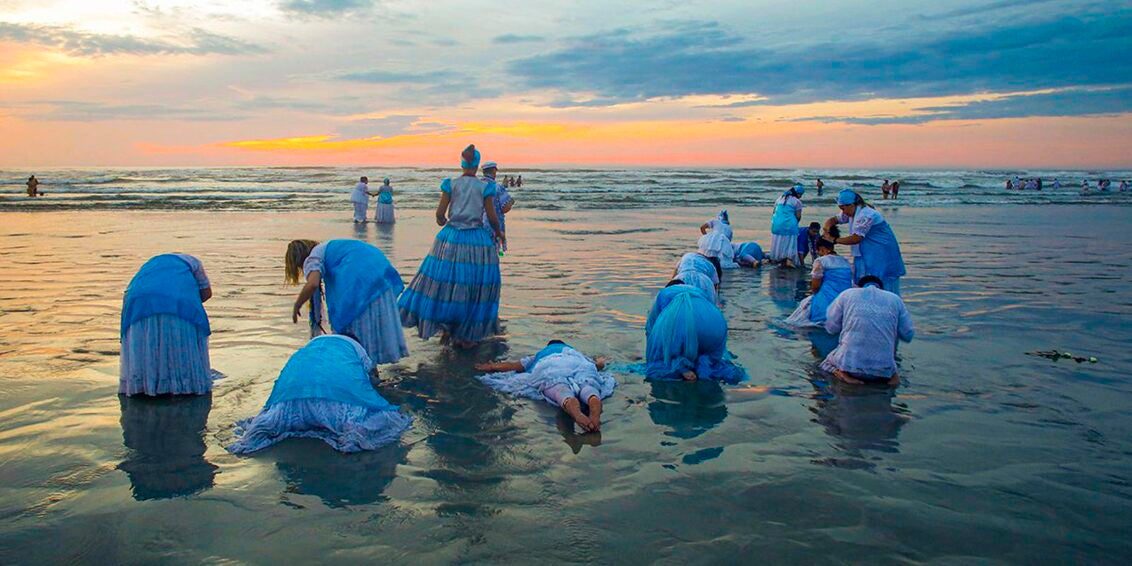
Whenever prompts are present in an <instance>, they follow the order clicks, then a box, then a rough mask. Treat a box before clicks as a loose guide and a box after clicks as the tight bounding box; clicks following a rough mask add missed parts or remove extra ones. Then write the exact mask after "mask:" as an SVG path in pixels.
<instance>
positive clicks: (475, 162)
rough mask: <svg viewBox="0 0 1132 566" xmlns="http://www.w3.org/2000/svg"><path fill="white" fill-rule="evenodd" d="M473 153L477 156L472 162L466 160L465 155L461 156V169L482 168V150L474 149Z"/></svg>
mask: <svg viewBox="0 0 1132 566" xmlns="http://www.w3.org/2000/svg"><path fill="white" fill-rule="evenodd" d="M472 152H473V153H474V154H475V156H474V157H472V160H471V161H468V160H466V159H464V157H463V153H461V154H460V168H461V169H476V168H478V167H479V166H480V150H478V149H473V150H472Z"/></svg>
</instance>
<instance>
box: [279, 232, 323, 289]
mask: <svg viewBox="0 0 1132 566" xmlns="http://www.w3.org/2000/svg"><path fill="white" fill-rule="evenodd" d="M317 245H318V242H316V241H314V240H291V243H290V244H287V253H286V254H284V255H283V275H284V277H285V279H286V281H287V283H290V284H291V285H298V284H299V278H300V277H301V276H302V275H303V262H304V261H306V260H307V256H309V255H311V250H313V249H314V247H315V246H317Z"/></svg>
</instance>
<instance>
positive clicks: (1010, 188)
mask: <svg viewBox="0 0 1132 566" xmlns="http://www.w3.org/2000/svg"><path fill="white" fill-rule="evenodd" d="M1006 190H1008V191H1013V190H1014V181H1011V180H1010V179H1007V180H1006Z"/></svg>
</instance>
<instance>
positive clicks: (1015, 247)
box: [0, 173, 1132, 563]
mask: <svg viewBox="0 0 1132 566" xmlns="http://www.w3.org/2000/svg"><path fill="white" fill-rule="evenodd" d="M995 175H996V178H997V177H1002V178H1005V174H1003V175H998V174H997V173H996V174H995ZM786 177H787V176H786V175H785V174H784V175H783V178H786ZM870 178H871V175H870ZM1078 182H1079V181H1078ZM423 183H424V181H422V188H421V189H420V190H421V191H422V192H423V191H425V189H424V188H423V187H424V185H423ZM827 183H829V182H828V181H827ZM829 184H830V185H834V183H829ZM1067 185H1068V183H1067ZM394 186H395V187H396V186H397V184H396V182H395V183H394ZM767 187H773V185H769V184H768V185H767ZM740 188H741V187H740ZM740 188H736V189H734V190H735V191H739V190H740ZM45 190H47V191H48V194H49V196H48V197H46V198H44V199H40V201H39V202H37V203H36V204H35V206H36V207H37V208H43V207H45V206H47V204H45V203H49V202H50V199H52V198H53V196H52V195H51V190H50V187H49V186H48V187H45ZM428 190H430V191H433V194H435V188H432V189H428ZM766 190H768V191H769V190H771V189H770V188H767V189H766ZM344 191H345V189H343V191H342V192H340V194H339V195H338V196H336V197H335V198H337V199H338V200H339V202H340V203H341V205H342V206H340V207H339V208H340V209H339V210H334V211H331V210H324V209H321V207H312V208H315V209H316V210H314V211H296V210H287V209H286V208H287V207H286V206H281V207H279V209H275V210H256V209H249V208H246V207H245V208H240V207H227V206H221V207H219V208H222V209H223V210H207V209H201V210H171V209H167V208H160V207H158V208H156V209H154V210H133V209H130V210H116V209H114V207H112V206H105V207H98V208H99V209H96V210H72V209H67V208H64V209H62V210H60V211H57V212H44V211H30V210H16V209H14V208H12V207H7V208H5V211H4V212H0V221H2V222H0V226H2V228H0V233H3V242H4V246H3V247H2V249H0V257H2V259H3V264H4V265H5V268H4V269H3V270H2V271H0V380H2V381H3V387H2V388H0V415H3V418H2V419H0V490H2V495H0V517H3V521H2V523H0V562H4V563H13V562H21V563H43V562H47V561H98V562H152V561H159V560H160V561H173V562H204V561H209V562H212V561H217V562H219V561H239V562H268V561H286V562H288V563H302V562H316V561H319V562H322V561H329V560H347V561H351V562H354V561H381V562H394V563H408V562H412V563H420V562H450V561H477V562H489V561H490V562H528V561H531V560H534V559H536V557H537V558H538V559H541V560H547V561H553V562H567V561H570V562H575V561H576V562H586V563H593V562H602V563H605V562H615V563H646V562H654V561H661V562H667V563H706V562H724V561H727V562H737V561H740V560H742V561H750V560H752V559H760V560H765V561H776V562H777V561H792V562H809V563H814V562H817V563H825V562H841V563H844V562H872V563H894V562H909V561H914V562H928V561H931V562H944V561H948V562H950V561H1002V562H1018V563H1035V562H1043V563H1044V562H1071V561H1072V562H1092V563H1098V562H1118V561H1121V560H1122V559H1124V558H1125V557H1126V556H1127V555H1128V553H1129V552H1132V543H1130V542H1129V540H1128V538H1127V526H1128V524H1129V523H1130V522H1132V510H1130V509H1132V507H1130V506H1129V501H1130V499H1132V483H1130V482H1132V477H1130V474H1129V470H1132V441H1130V440H1129V438H1128V435H1127V430H1128V429H1129V427H1130V426H1132V381H1130V380H1129V376H1130V375H1132V357H1129V356H1128V355H1127V345H1128V344H1129V343H1132V323H1129V322H1128V321H1129V318H1128V317H1129V316H1130V315H1132V283H1130V282H1129V281H1128V279H1127V276H1126V274H1127V273H1129V272H1132V246H1130V244H1132V235H1130V234H1129V230H1127V228H1128V227H1129V225H1130V222H1129V210H1130V209H1129V208H1128V207H1127V206H1124V205H1123V204H1124V201H1122V200H1121V201H1117V202H1110V203H1108V204H1104V205H1098V204H1089V203H1088V202H1084V203H1082V202H1079V201H1077V200H1076V198H1075V197H1074V199H1075V200H1073V201H1072V202H1067V203H1064V204H1049V205H1035V204H1011V202H1010V201H1003V202H993V203H992V202H985V203H980V204H962V203H955V204H947V203H938V202H937V203H936V204H934V205H933V204H932V203H931V202H924V201H923V200H921V202H918V203H915V204H903V203H902V204H901V205H899V206H897V205H889V204H888V203H884V202H878V203H877V206H878V208H879V209H880V210H881V211H882V212H883V213H884V214H885V216H886V218H887V219H888V221H889V222H890V224H891V225H892V226H893V228H894V230H895V231H896V233H897V235H898V236H899V238H900V242H901V246H902V248H903V251H904V257H905V260H906V262H907V265H908V276H907V277H905V278H904V279H903V280H902V283H901V287H902V292H903V296H904V299H905V301H906V303H907V305H908V308H909V310H910V312H911V314H912V317H913V319H914V321H915V324H916V339H915V340H914V341H913V342H911V343H910V344H901V345H900V348H899V359H900V366H901V370H902V371H901V375H902V377H903V379H904V384H903V385H902V386H901V387H900V388H898V389H896V390H895V391H888V390H880V389H872V388H852V387H843V386H839V385H831V384H829V383H828V382H827V381H826V379H825V378H824V377H823V376H822V375H821V373H820V372H819V371H818V370H817V365H818V363H819V362H820V361H821V358H820V357H819V354H822V353H824V352H827V351H828V350H829V349H830V348H831V347H832V345H833V344H831V343H830V338H829V337H828V336H826V337H823V336H820V335H811V334H808V333H805V332H798V331H796V330H794V329H791V328H789V327H787V326H786V325H784V324H783V323H782V320H783V319H784V318H785V317H786V316H788V315H789V314H790V313H791V312H792V310H793V309H794V307H795V306H796V305H797V303H798V302H799V300H800V299H801V298H802V297H804V296H805V293H806V291H807V289H808V284H809V275H808V270H805V271H803V270H787V269H779V268H776V267H762V268H760V269H754V270H752V269H742V270H731V271H728V272H727V273H726V274H725V276H724V283H723V288H722V296H723V298H724V301H725V305H724V308H723V311H724V314H725V315H726V317H727V319H728V323H729V326H730V334H729V347H730V349H731V351H732V352H733V353H734V354H735V355H736V356H737V362H738V363H740V364H741V365H743V366H744V367H745V368H746V369H747V371H748V373H749V374H750V379H749V380H748V381H746V382H743V383H741V384H739V385H737V386H719V385H717V384H713V383H696V384H685V383H649V382H646V381H644V379H643V376H641V375H640V374H637V373H633V372H632V371H627V370H628V369H629V368H631V366H632V365H633V364H636V363H638V362H640V361H641V358H642V356H643V349H644V332H643V327H644V321H645V316H646V314H647V312H648V308H649V305H650V304H651V300H652V297H653V295H654V294H655V293H656V291H657V290H658V289H659V288H660V287H662V286H663V285H664V283H665V282H666V280H667V278H668V276H670V275H671V273H672V268H673V266H674V263H675V261H676V260H677V259H678V258H679V256H680V255H681V254H683V253H684V252H686V251H690V250H692V249H693V248H694V247H695V242H696V239H697V237H698V236H699V232H698V230H697V227H698V226H699V225H700V223H702V222H703V221H705V220H707V219H708V218H711V217H713V216H714V215H715V213H716V212H718V209H719V208H720V207H721V206H724V204H720V203H716V202H711V203H697V202H693V203H692V204H690V205H688V206H680V205H679V202H671V203H669V204H665V203H663V202H649V203H647V206H644V205H641V206H637V205H635V204H632V203H630V205H627V206H623V207H622V206H615V205H610V204H606V205H605V206H604V207H601V208H598V207H584V206H563V207H560V208H558V209H555V207H553V206H539V207H532V208H523V203H524V200H523V199H524V194H523V192H516V193H515V195H516V198H517V199H519V203H520V204H519V206H517V207H516V209H515V212H513V213H512V214H510V215H508V217H507V226H508V237H509V243H510V250H509V252H508V253H507V255H506V257H504V258H502V259H501V269H502V275H503V281H504V283H503V294H502V303H501V318H502V319H503V326H504V334H503V335H502V336H501V337H500V338H499V339H498V340H495V341H492V342H489V343H487V344H484V345H482V346H480V347H479V348H476V349H473V350H470V351H453V350H451V349H447V348H444V347H442V346H441V345H440V344H439V343H438V341H437V340H435V339H434V340H431V341H428V342H422V341H421V340H419V339H418V338H416V336H415V335H413V334H411V333H410V334H408V335H407V338H408V342H409V349H410V352H411V354H410V356H409V357H408V358H406V359H403V360H401V361H400V362H399V363H397V364H393V365H391V366H383V367H382V369H381V382H380V384H379V386H378V390H379V392H380V393H381V394H382V396H384V397H385V398H387V399H389V400H390V401H391V402H393V403H396V404H399V405H401V407H402V410H404V411H406V412H407V413H409V414H411V415H412V416H413V417H414V419H415V420H414V425H413V428H412V429H411V430H410V431H409V432H408V433H406V435H405V436H404V437H403V438H402V440H401V442H400V443H399V444H395V445H391V446H387V447H385V448H383V449H381V450H378V451H375V452H369V453H360V454H352V455H346V454H339V453H336V452H334V451H333V450H332V449H330V448H329V447H328V446H326V445H324V444H321V443H319V442H316V441H302V440H299V441H287V442H285V443H283V444H281V445H279V446H277V447H274V448H272V449H269V450H265V451H263V452H261V453H257V454H255V455H253V456H251V457H237V456H234V455H231V454H229V453H227V452H226V451H225V450H224V446H225V445H226V444H228V443H229V442H231V441H232V439H233V432H232V429H233V425H234V423H235V422H236V421H237V420H240V419H243V418H247V417H250V416H252V415H254V414H255V413H256V412H257V411H258V410H259V409H260V408H261V406H262V404H263V402H264V401H265V399H266V398H267V396H268V394H269V392H270V390H271V386H272V382H273V380H274V379H275V377H276V376H277V375H278V373H279V370H280V369H281V368H282V367H283V364H284V363H285V362H286V361H287V358H288V356H289V355H290V354H291V353H292V352H294V351H295V350H296V349H297V348H299V347H300V346H301V345H303V344H304V343H305V342H306V339H307V338H308V330H307V327H306V325H305V324H297V325H296V324H292V323H291V320H290V305H291V303H292V301H293V298H294V293H296V292H297V288H294V287H287V286H285V285H284V284H283V269H282V265H283V250H284V249H285V247H286V244H287V242H288V241H289V240H291V239H294V238H310V239H317V240H326V239H330V238H358V239H361V240H364V241H367V242H370V243H373V244H374V245H376V246H378V247H379V248H381V249H382V251H384V252H385V254H386V255H387V256H388V257H389V259H390V261H391V262H392V263H393V265H394V266H395V267H396V268H397V269H398V270H399V271H400V273H401V275H402V277H403V278H404V279H405V280H406V281H407V280H408V279H410V278H411V277H412V275H413V274H414V273H415V272H416V269H417V267H418V265H419V264H420V261H421V259H422V257H423V256H424V254H426V253H427V252H428V250H429V247H430V245H431V243H432V239H433V237H434V235H435V234H436V231H437V227H436V225H435V222H434V220H433V214H432V212H431V211H430V210H428V209H427V208H425V207H424V206H427V205H422V206H420V207H399V209H398V215H399V216H398V222H397V224H396V225H394V226H392V227H385V226H377V225H374V224H372V223H371V224H366V225H363V226H355V225H353V224H352V223H351V222H350V216H349V211H348V210H347V208H346V206H345V204H346V203H345V197H344V195H345V192H344ZM972 192H974V191H972ZM84 194H85V193H84ZM273 194H274V193H273ZM735 194H739V193H737V192H736V193H735ZM835 194H836V191H835V190H830V189H829V188H827V191H826V194H825V196H824V197H822V199H818V200H816V202H815V203H811V201H810V200H807V202H806V205H807V208H806V210H805V212H804V216H803V220H804V221H807V222H808V221H815V220H818V221H820V220H824V219H825V218H827V217H828V216H830V215H832V214H833V213H834V212H835V208H834V206H833V205H832V199H833V196H835ZM915 194H916V189H915V185H914V184H911V186H910V187H909V188H908V190H907V195H905V193H904V192H903V191H902V194H901V198H902V199H905V198H909V199H914V197H915ZM1066 194H1069V192H1068V191H1067V192H1066ZM807 196H809V195H807ZM998 196H1000V197H1002V198H1003V199H1008V198H1014V195H998ZM1121 197H1123V195H1121ZM398 198H400V197H398ZM433 198H434V197H433ZM717 198H720V199H722V200H729V203H726V204H725V205H726V207H727V208H728V210H729V212H730V217H731V222H732V225H733V226H734V228H735V232H736V235H735V241H736V242H741V241H748V240H755V241H758V242H760V243H762V244H763V245H764V247H765V246H766V245H767V244H768V242H769V239H770V238H769V222H770V206H769V204H764V203H768V202H769V200H768V199H766V198H761V197H760V198H757V199H756V198H752V199H750V200H749V201H745V200H743V199H741V198H736V197H735V196H734V195H725V197H717ZM1105 198H1110V199H1117V198H1118V197H1115V196H1109V197H1105ZM422 199H423V197H422ZM398 202H399V205H400V203H401V201H398ZM422 202H424V201H423V200H422ZM708 204H710V205H711V206H708ZM736 204H739V206H736ZM745 204H753V205H754V206H745ZM131 208H145V207H144V206H138V207H131ZM371 213H372V212H371ZM839 248H842V249H841V250H840V251H841V253H843V254H847V253H848V250H847V249H845V248H844V247H841V246H839ZM165 252H184V253H190V254H193V255H196V256H197V257H199V258H200V259H201V260H202V261H203V262H204V265H205V267H206V269H207V271H208V274H209V276H210V278H211V280H212V284H213V291H214V297H213V299H212V300H211V301H209V302H208V303H207V305H206V308H207V310H208V314H209V317H210V320H211V323H212V328H213V334H212V337H211V342H210V349H211V359H212V366H213V368H214V369H216V370H218V371H220V372H222V373H223V374H224V375H225V377H224V378H223V379H221V380H219V381H217V382H216V385H215V389H214V391H213V393H212V395H211V397H206V398H202V399H198V400H190V401H181V402H176V403H174V402H171V401H168V400H164V401H162V400H158V401H148V402H147V401H134V400H129V401H123V400H120V399H119V397H118V396H117V394H116V391H117V381H118V376H117V370H118V322H119V319H118V317H119V314H120V308H121V299H122V291H123V290H124V288H125V286H126V284H127V283H128V282H129V280H130V277H131V276H132V275H133V273H134V271H135V270H136V269H137V268H138V266H139V265H141V264H142V263H143V262H144V261H145V260H146V259H148V258H149V257H150V256H152V255H155V254H159V253H165ZM551 338H559V339H562V340H565V341H567V342H569V343H571V344H572V345H574V346H576V347H578V348H579V349H580V350H582V351H585V352H586V353H588V354H591V355H606V356H609V357H611V358H612V359H613V361H614V363H615V364H616V365H615V368H616V369H618V371H617V373H616V378H617V381H618V388H617V390H616V392H615V393H614V396H613V397H612V398H610V399H608V400H607V402H606V409H605V413H604V425H603V427H602V433H601V435H600V443H599V442H597V440H596V438H595V437H594V436H593V435H588V436H580V435H578V434H575V433H573V432H569V431H568V429H569V426H568V424H567V422H566V420H565V417H564V416H562V415H561V414H559V412H558V411H556V410H553V409H552V408H550V407H548V406H546V405H544V404H541V403H537V402H532V401H527V400H522V399H516V398H511V397H507V396H505V395H502V394H499V393H496V392H494V391H492V390H491V389H489V388H488V387H487V386H485V385H484V384H482V383H480V382H479V381H478V380H476V379H474V378H473V376H474V375H475V373H476V372H475V370H473V369H472V364H473V363H476V362H481V361H489V360H492V359H497V358H502V357H511V358H514V357H518V356H524V355H528V354H530V353H533V352H534V351H536V350H537V349H538V348H539V347H541V345H543V344H545V343H546V341H547V340H548V339H551ZM1052 349H1058V350H1061V351H1068V352H1072V353H1073V354H1075V355H1079V356H1086V357H1088V356H1095V357H1096V358H1098V363H1095V364H1091V363H1084V364H1078V363H1075V362H1072V361H1058V362H1055V361H1051V360H1049V359H1045V358H1041V357H1036V356H1030V355H1027V354H1026V353H1027V352H1031V351H1035V350H1052Z"/></svg>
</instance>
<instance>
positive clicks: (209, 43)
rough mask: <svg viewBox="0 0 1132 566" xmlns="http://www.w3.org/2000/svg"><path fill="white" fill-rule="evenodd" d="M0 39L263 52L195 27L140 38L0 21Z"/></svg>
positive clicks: (77, 50) (80, 46)
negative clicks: (179, 34)
mask: <svg viewBox="0 0 1132 566" xmlns="http://www.w3.org/2000/svg"><path fill="white" fill-rule="evenodd" d="M0 40H5V41H13V42H17V43H31V44H35V45H42V46H44V47H48V48H52V49H57V50H59V51H62V52H64V53H67V54H68V55H72V56H82V57H99V56H105V55H210V54H218V55H249V54H260V53H266V52H267V50H266V49H264V48H263V47H260V46H258V45H255V44H253V43H248V42H246V41H242V40H239V39H235V38H232V37H228V36H224V35H219V34H215V33H212V32H209V31H205V30H203V29H199V28H193V29H191V30H190V31H189V33H188V35H187V37H184V38H180V39H178V40H171V39H158V38H144V37H137V36H132V35H112V34H101V33H89V32H84V31H78V30H75V29H73V28H69V27H63V26H47V25H37V24H13V23H7V22H0Z"/></svg>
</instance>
